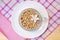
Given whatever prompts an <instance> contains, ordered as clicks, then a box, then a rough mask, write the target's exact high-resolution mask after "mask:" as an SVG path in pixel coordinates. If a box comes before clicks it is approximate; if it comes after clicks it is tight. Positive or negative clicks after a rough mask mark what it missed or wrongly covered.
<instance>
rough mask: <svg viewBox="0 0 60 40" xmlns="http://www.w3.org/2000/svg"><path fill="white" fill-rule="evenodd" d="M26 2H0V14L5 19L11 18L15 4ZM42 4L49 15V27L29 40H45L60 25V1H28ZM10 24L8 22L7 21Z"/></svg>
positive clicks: (20, 0)
mask: <svg viewBox="0 0 60 40" xmlns="http://www.w3.org/2000/svg"><path fill="white" fill-rule="evenodd" d="M22 1H27V0H0V12H1V13H2V14H3V16H4V17H5V18H6V19H8V20H9V19H10V17H12V11H13V8H14V6H15V5H16V4H19V3H21V2H22ZM29 1H37V2H39V3H40V4H42V5H43V6H44V7H45V8H46V10H47V12H48V14H49V25H48V28H47V30H46V31H45V32H44V33H43V34H42V35H40V36H39V37H37V38H33V39H31V40H45V39H46V37H48V36H49V35H50V34H51V33H52V32H53V31H54V30H55V29H56V28H57V26H58V25H60V0H29ZM0 19H1V18H0ZM9 22H10V20H9Z"/></svg>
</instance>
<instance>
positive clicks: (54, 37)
mask: <svg viewBox="0 0 60 40" xmlns="http://www.w3.org/2000/svg"><path fill="white" fill-rule="evenodd" d="M0 40H8V39H7V38H6V37H5V36H4V35H3V34H2V33H1V32H0ZM45 40H60V25H59V26H58V27H57V28H56V30H55V31H54V32H53V33H51V35H49V36H48V37H47V38H46V39H45Z"/></svg>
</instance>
